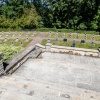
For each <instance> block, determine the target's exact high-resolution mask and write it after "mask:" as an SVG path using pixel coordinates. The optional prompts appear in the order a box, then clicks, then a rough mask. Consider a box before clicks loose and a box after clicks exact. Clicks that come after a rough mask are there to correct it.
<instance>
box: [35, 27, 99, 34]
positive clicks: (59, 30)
mask: <svg viewBox="0 0 100 100" xmlns="http://www.w3.org/2000/svg"><path fill="white" fill-rule="evenodd" d="M36 31H41V32H50V31H51V32H66V33H70V32H72V33H86V34H96V35H98V34H99V32H97V31H86V30H73V29H56V28H38V29H36Z"/></svg>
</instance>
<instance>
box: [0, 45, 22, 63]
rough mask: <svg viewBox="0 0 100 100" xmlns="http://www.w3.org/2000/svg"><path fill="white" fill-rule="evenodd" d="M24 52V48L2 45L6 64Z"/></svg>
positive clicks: (1, 48)
mask: <svg viewBox="0 0 100 100" xmlns="http://www.w3.org/2000/svg"><path fill="white" fill-rule="evenodd" d="M22 50H23V47H19V46H7V45H0V52H2V53H3V61H4V62H7V61H8V60H10V59H12V57H14V56H15V55H16V54H18V53H19V52H20V51H22Z"/></svg>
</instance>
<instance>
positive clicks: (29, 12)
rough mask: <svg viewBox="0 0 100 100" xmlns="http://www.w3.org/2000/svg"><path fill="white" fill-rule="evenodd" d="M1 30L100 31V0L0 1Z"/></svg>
mask: <svg viewBox="0 0 100 100" xmlns="http://www.w3.org/2000/svg"><path fill="white" fill-rule="evenodd" d="M0 28H1V29H4V28H6V29H7V28H9V29H34V28H59V29H61V28H65V29H74V30H93V31H100V0H0Z"/></svg>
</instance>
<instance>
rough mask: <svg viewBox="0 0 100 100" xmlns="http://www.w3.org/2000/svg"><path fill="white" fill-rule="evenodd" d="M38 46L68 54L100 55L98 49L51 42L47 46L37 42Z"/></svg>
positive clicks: (49, 50) (45, 49)
mask: <svg viewBox="0 0 100 100" xmlns="http://www.w3.org/2000/svg"><path fill="white" fill-rule="evenodd" d="M36 46H37V47H41V48H42V49H43V51H46V52H55V53H67V54H72V55H80V56H90V57H100V56H99V52H98V50H91V49H84V48H76V47H65V46H55V45H51V44H50V45H49V44H47V45H46V46H42V45H40V44H37V45H36Z"/></svg>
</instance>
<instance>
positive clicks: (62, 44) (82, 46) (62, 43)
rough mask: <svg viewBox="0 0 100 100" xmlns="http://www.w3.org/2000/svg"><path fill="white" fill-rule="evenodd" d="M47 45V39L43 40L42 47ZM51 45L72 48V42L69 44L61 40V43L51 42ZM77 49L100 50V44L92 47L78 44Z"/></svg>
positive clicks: (87, 44) (89, 44)
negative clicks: (99, 48)
mask: <svg viewBox="0 0 100 100" xmlns="http://www.w3.org/2000/svg"><path fill="white" fill-rule="evenodd" d="M46 43H47V40H46V39H43V40H42V42H41V44H42V45H46ZM51 43H52V44H53V45H58V46H69V47H71V46H72V41H67V42H63V41H62V40H59V41H57V42H56V41H55V40H51ZM76 47H78V48H86V49H96V50H97V49H98V47H100V44H94V46H91V43H84V44H83V43H80V42H78V41H77V42H76Z"/></svg>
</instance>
